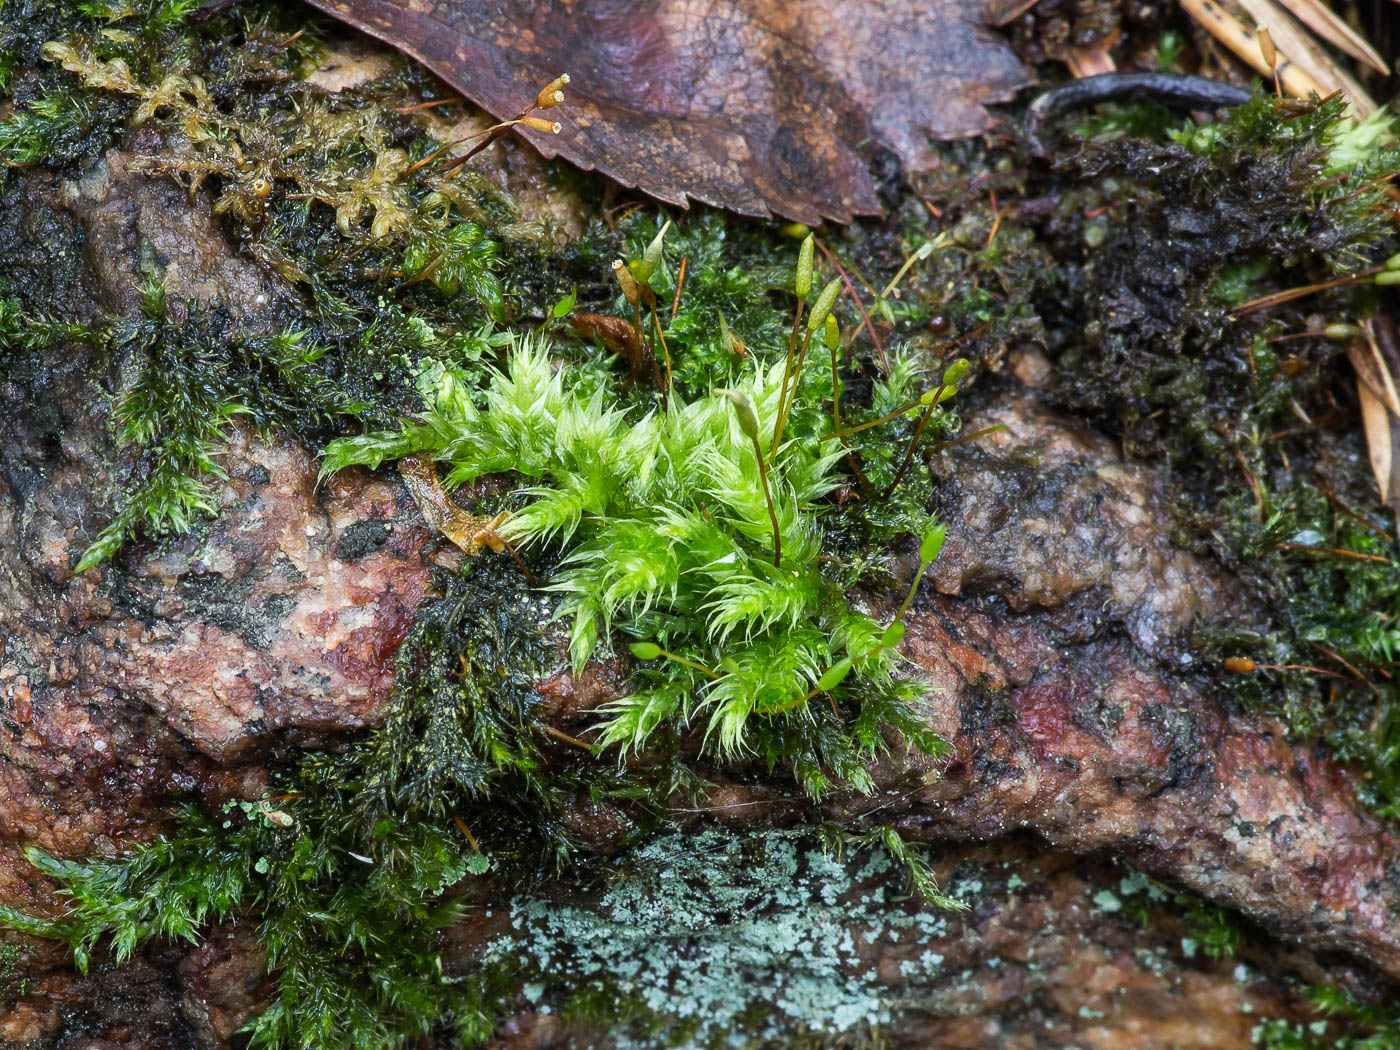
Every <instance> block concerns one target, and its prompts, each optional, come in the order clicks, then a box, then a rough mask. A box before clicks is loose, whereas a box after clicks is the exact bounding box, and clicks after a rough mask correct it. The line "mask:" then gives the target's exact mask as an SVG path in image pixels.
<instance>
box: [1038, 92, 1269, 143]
mask: <svg viewBox="0 0 1400 1050" xmlns="http://www.w3.org/2000/svg"><path fill="white" fill-rule="evenodd" d="M1251 97H1252V96H1251V95H1250V93H1249V92H1248V91H1246V90H1245V89H1244V88H1239V87H1235V86H1234V85H1233V84H1225V83H1222V82H1220V81H1219V80H1211V79H1209V78H1208V77H1193V76H1186V75H1184V74H1181V73H1103V74H1101V75H1099V76H1096V77H1085V78H1083V79H1082V80H1071V81H1069V82H1068V83H1065V84H1061V85H1059V86H1058V87H1052V88H1051V89H1050V90H1048V91H1046V92H1044V93H1042V94H1041V95H1040V97H1039V98H1037V99H1036V100H1035V101H1034V102H1032V103H1031V106H1030V109H1029V110H1028V111H1027V113H1026V138H1027V140H1028V141H1029V143H1030V148H1031V154H1032V155H1033V156H1036V157H1044V156H1046V155H1047V150H1046V148H1045V143H1044V141H1043V139H1042V138H1041V133H1042V131H1043V130H1044V129H1045V126H1046V125H1047V124H1048V123H1052V122H1054V121H1055V120H1058V119H1059V118H1060V117H1062V116H1064V115H1065V114H1066V113H1068V112H1070V111H1071V110H1075V109H1083V108H1084V107H1085V106H1095V105H1098V104H1099V103H1100V102H1155V103H1157V104H1158V105H1161V106H1169V107H1171V108H1172V109H1215V108H1217V107H1219V106H1239V105H1243V104H1244V103H1246V102H1248V101H1249V100H1250V98H1251Z"/></svg>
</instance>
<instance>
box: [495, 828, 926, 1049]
mask: <svg viewBox="0 0 1400 1050" xmlns="http://www.w3.org/2000/svg"><path fill="white" fill-rule="evenodd" d="M896 871H897V868H896V865H894V864H892V863H891V861H890V859H889V857H888V856H887V855H885V854H884V853H883V852H881V851H876V852H873V853H871V854H870V855H869V856H868V857H866V858H864V859H863V860H861V861H857V862H854V863H852V862H850V861H842V860H841V859H839V858H837V857H836V856H834V855H833V854H831V853H828V852H826V851H824V850H823V849H822V848H821V847H820V846H819V845H818V844H817V842H816V840H815V839H814V838H813V837H812V836H811V834H810V833H809V832H805V831H801V830H797V831H790V832H768V833H766V834H763V835H735V834H733V833H729V832H725V831H719V830H707V831H704V832H702V833H700V834H698V835H695V834H672V835H665V836H662V837H660V838H657V839H654V840H653V841H652V842H650V843H648V844H647V845H646V846H644V847H642V848H641V849H639V850H638V851H637V852H636V853H635V854H633V856H632V857H631V858H630V859H629V862H628V863H627V864H626V865H624V867H623V874H622V875H621V876H620V877H617V878H615V879H613V880H611V881H609V882H608V884H607V885H606V887H605V888H604V889H603V890H602V892H601V896H600V898H599V899H598V901H597V903H596V904H595V905H592V906H587V907H586V906H583V905H580V904H576V903H572V902H571V903H563V902H560V901H557V900H552V899H549V898H546V897H541V896H524V897H520V898H517V899H516V900H515V901H513V902H512V904H511V925H512V932H511V933H509V934H507V935H505V936H503V937H501V938H500V939H499V940H497V941H496V942H494V943H493V944H492V945H491V946H490V948H489V949H488V953H487V954H488V958H489V959H490V960H491V961H501V960H506V959H512V960H515V962H516V963H517V964H518V965H521V966H523V967H524V968H525V969H526V970H527V972H529V973H530V974H531V980H530V982H529V984H528V985H527V990H526V992H527V999H529V1000H530V1001H531V1002H532V1003H533V1004H535V1005H536V1008H537V1009H539V1010H540V1011H541V1012H550V1011H553V1010H567V1009H568V1003H569V999H570V997H571V996H572V995H575V994H576V993H577V991H578V989H580V988H585V987H589V986H594V987H596V986H597V985H598V984H600V983H601V984H602V985H604V986H605V987H606V988H607V989H608V990H609V992H610V993H611V994H612V996H613V997H614V998H616V999H618V1000H622V1001H627V1002H634V1003H638V1004H640V1005H641V1006H642V1007H643V1016H644V1017H645V1019H646V1020H645V1023H634V1024H633V1025H632V1026H631V1027H630V1028H629V1030H628V1032H627V1034H625V1035H622V1036H620V1037H619V1038H618V1045H619V1046H622V1047H637V1048H641V1047H651V1046H659V1045H666V1044H667V1043H671V1044H675V1043H677V1042H681V1043H683V1044H684V1045H686V1046H696V1047H708V1046H735V1047H738V1046H746V1045H750V1044H754V1043H761V1042H763V1041H764V1040H775V1039H783V1038H787V1037H790V1036H791V1035H793V1034H794V1033H805V1034H809V1035H818V1036H821V1037H822V1038H829V1039H839V1040H843V1041H856V1042H862V1041H865V1040H867V1039H869V1038H871V1037H873V1036H874V1034H875V1033H877V1032H878V1031H879V1030H880V1029H881V1028H883V1027H884V1026H886V1025H887V1024H889V1022H890V1021H891V1019H892V1013H893V1010H894V1007H893V1006H892V1004H891V1001H890V999H889V995H890V989H889V987H888V986H887V985H883V984H881V983H880V982H879V981H878V974H877V973H876V971H875V970H874V969H872V968H871V967H870V963H869V958H868V956H866V955H864V954H862V951H861V947H860V945H859V942H858V938H859V941H865V942H870V943H873V942H874V941H876V940H886V941H891V940H895V939H898V938H900V935H901V934H902V935H903V938H904V939H908V940H912V941H916V942H926V941H927V940H928V939H930V938H934V937H938V936H940V935H942V934H943V933H946V931H947V921H946V919H945V918H944V917H943V916H942V915H940V914H937V913H936V912H933V911H932V910H923V909H909V908H891V907H890V904H889V897H890V895H891V893H895V894H898V893H899V890H898V889H897V886H898V883H897V882H896V881H894V877H895V873H896ZM942 962H943V957H942V956H941V955H939V954H938V953H936V952H932V951H925V952H924V953H922V955H920V956H919V957H918V959H917V961H915V960H905V961H904V962H903V963H902V964H901V966H900V973H901V976H903V977H905V978H912V979H917V978H919V977H920V976H923V977H925V978H927V977H930V976H932V975H933V974H935V973H937V971H938V969H939V967H940V966H941V964H942Z"/></svg>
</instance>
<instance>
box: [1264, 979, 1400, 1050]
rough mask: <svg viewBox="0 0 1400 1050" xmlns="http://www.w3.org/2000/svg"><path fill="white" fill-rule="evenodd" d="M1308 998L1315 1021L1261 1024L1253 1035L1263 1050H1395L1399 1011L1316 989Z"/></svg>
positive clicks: (1338, 991) (1399, 1028)
mask: <svg viewBox="0 0 1400 1050" xmlns="http://www.w3.org/2000/svg"><path fill="white" fill-rule="evenodd" d="M1311 998H1312V1000H1313V1005H1314V1008H1315V1009H1316V1011H1317V1014H1318V1019H1317V1020H1315V1021H1310V1022H1307V1023H1306V1024H1290V1023H1288V1022H1287V1021H1276V1020H1275V1021H1264V1022H1263V1023H1262V1024H1260V1025H1259V1026H1258V1027H1257V1028H1255V1030H1254V1032H1253V1037H1254V1042H1255V1043H1256V1044H1257V1045H1258V1046H1260V1047H1261V1048H1263V1050H1324V1048H1325V1050H1396V1048H1397V1047H1400V1010H1397V1009H1396V1007H1394V1006H1386V1005H1384V1004H1376V1003H1370V1002H1366V1001H1365V1000H1363V999H1361V998H1359V997H1357V996H1355V995H1353V994H1351V993H1349V992H1346V991H1343V990H1341V989H1339V988H1333V987H1326V986H1319V987H1315V988H1313V989H1312V992H1311Z"/></svg>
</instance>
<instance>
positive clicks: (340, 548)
mask: <svg viewBox="0 0 1400 1050" xmlns="http://www.w3.org/2000/svg"><path fill="white" fill-rule="evenodd" d="M393 531H394V526H393V524H392V523H391V522H387V521H376V520H373V519H369V520H365V521H357V522H355V523H353V524H351V525H348V526H346V528H345V531H344V532H342V533H341V534H340V540H339V542H338V543H336V545H335V556H336V557H337V558H339V559H340V560H341V561H359V560H360V559H361V558H364V557H367V556H369V555H371V554H373V553H374V552H375V551H377V550H378V549H379V548H380V547H382V546H384V544H385V543H387V542H388V540H389V537H390V535H392V534H393Z"/></svg>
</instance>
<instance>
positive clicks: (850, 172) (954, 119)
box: [310, 0, 1029, 224]
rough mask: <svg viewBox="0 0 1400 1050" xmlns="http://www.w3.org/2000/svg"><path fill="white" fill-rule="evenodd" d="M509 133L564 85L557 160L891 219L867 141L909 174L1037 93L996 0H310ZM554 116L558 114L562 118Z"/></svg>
mask: <svg viewBox="0 0 1400 1050" xmlns="http://www.w3.org/2000/svg"><path fill="white" fill-rule="evenodd" d="M310 2H311V3H312V5H313V6H315V7H318V8H320V9H321V10H323V11H326V12H327V13H328V14H331V15H333V16H334V17H336V18H339V19H342V20H344V21H346V22H349V23H350V24H352V25H354V26H357V27H358V28H360V29H362V30H364V31H365V32H367V33H370V34H371V35H373V36H376V37H379V38H380V39H382V40H384V41H386V42H387V43H389V44H392V45H393V46H395V47H397V48H399V49H400V50H402V51H405V52H407V53H408V54H410V55H413V56H414V57H415V58H417V59H419V60H420V61H422V62H423V63H424V65H426V66H428V67H429V68H430V69H432V70H433V71H434V72H435V73H437V74H438V75H439V76H440V77H442V78H443V79H444V80H445V81H447V82H448V83H449V84H451V85H452V86H453V87H454V88H456V89H457V90H459V91H461V92H462V93H463V94H464V95H466V96H467V97H468V98H470V99H471V100H472V101H474V102H476V103H477V104H479V105H481V106H482V107H484V108H485V109H487V110H488V111H490V112H491V113H493V114H495V115H496V116H497V117H500V118H502V119H504V118H508V117H511V116H514V115H515V114H516V113H518V112H519V111H520V110H521V109H522V108H523V107H524V106H525V105H527V104H528V103H529V102H530V101H532V100H533V99H534V97H535V93H536V92H537V91H538V90H539V88H540V85H541V84H543V83H545V82H546V81H548V80H549V79H550V78H551V77H553V76H555V75H556V74H558V73H563V72H567V73H569V74H570V76H571V77H572V83H571V84H570V85H569V87H568V90H567V95H568V103H567V106H566V107H565V108H561V109H560V110H558V111H556V112H557V113H558V118H557V119H560V120H561V121H562V122H563V123H564V124H565V130H564V133H563V134H562V135H560V136H558V137H557V138H556V137H554V136H551V135H549V134H547V133H540V132H536V131H532V130H527V129H521V132H520V133H521V134H523V135H524V136H525V137H526V138H528V139H529V140H530V141H531V142H532V143H534V144H535V145H536V146H537V147H538V148H539V150H540V151H541V152H542V153H544V154H545V156H554V155H556V154H557V155H559V156H562V157H564V158H565V159H567V160H570V161H572V162H573V163H575V164H577V165H579V166H581V167H585V168H596V169H597V170H599V171H602V172H604V173H605V174H607V175H609V176H611V177H612V178H614V179H616V180H617V181H618V182H621V183H623V184H625V185H628V186H635V187H637V188H638V189H641V190H643V191H645V192H647V193H649V194H651V195H652V196H653V197H657V198H659V199H661V200H663V201H668V202H671V203H674V204H685V203H686V202H687V198H694V199H696V200H700V201H704V202H705V203H707V204H715V205H719V206H721V207H725V208H730V209H732V210H734V211H738V212H742V213H744V214H747V215H759V216H766V215H768V214H770V213H774V212H775V213H777V214H780V215H784V216H786V217H788V218H792V219H797V220H799V221H802V222H807V223H811V224H816V223H818V222H820V221H821V220H822V219H823V218H827V219H834V220H837V221H841V222H846V221H849V220H850V219H851V217H852V216H854V215H862V214H877V213H878V212H879V211H880V205H879V200H878V198H877V196H876V192H875V183H874V180H873V178H872V177H871V174H870V171H869V170H868V168H867V167H866V163H865V160H864V159H863V158H862V155H861V152H860V150H861V148H862V146H863V145H864V144H865V143H867V142H868V141H872V140H873V141H875V142H879V143H881V144H883V145H885V146H887V147H888V148H890V149H891V150H893V151H894V152H895V153H896V154H898V155H899V157H900V159H901V160H902V161H903V162H904V164H905V166H906V167H907V168H909V169H910V170H915V171H917V170H924V169H927V168H928V167H930V166H931V165H932V164H933V153H932V151H931V149H930V142H931V140H933V139H947V138H956V137H958V136H962V135H969V134H975V133H977V132H979V131H982V130H984V129H985V128H987V127H988V126H989V124H990V123H991V118H990V116H989V115H988V114H987V112H986V110H985V109H984V108H983V106H984V104H985V103H989V102H997V101H1003V100H1006V99H1008V98H1010V96H1011V95H1012V93H1014V91H1015V90H1016V89H1017V88H1019V87H1022V86H1024V85H1025V84H1026V83H1028V82H1029V77H1028V76H1027V74H1026V72H1025V70H1023V69H1022V68H1021V67H1020V65H1019V63H1017V61H1016V59H1015V57H1014V56H1013V55H1012V53H1011V50H1010V49H1009V48H1008V47H1007V46H1006V44H1005V43H1004V42H1002V41H1001V40H999V39H998V38H997V37H996V36H994V35H993V34H992V33H991V32H990V31H989V30H987V29H986V28H984V26H983V24H982V23H983V22H984V21H990V20H992V19H993V18H994V17H995V15H996V14H997V13H998V12H999V11H1000V10H1001V7H1002V6H1004V3H1002V4H1001V6H999V4H998V0H804V2H803V3H790V2H788V0H706V2H700V0H553V2H550V0H516V2H509V0H473V2H468V0H310ZM550 116H551V117H552V118H553V117H554V116H555V113H551V114H550Z"/></svg>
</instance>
